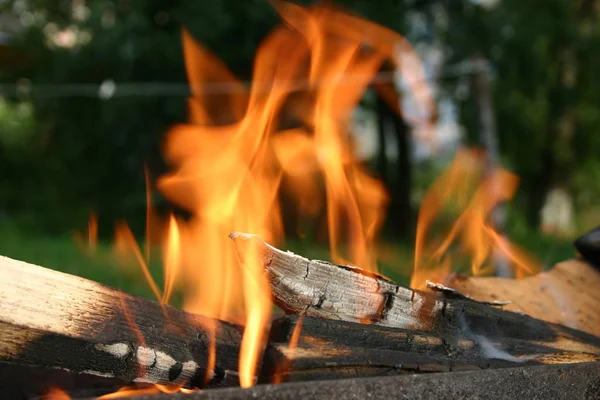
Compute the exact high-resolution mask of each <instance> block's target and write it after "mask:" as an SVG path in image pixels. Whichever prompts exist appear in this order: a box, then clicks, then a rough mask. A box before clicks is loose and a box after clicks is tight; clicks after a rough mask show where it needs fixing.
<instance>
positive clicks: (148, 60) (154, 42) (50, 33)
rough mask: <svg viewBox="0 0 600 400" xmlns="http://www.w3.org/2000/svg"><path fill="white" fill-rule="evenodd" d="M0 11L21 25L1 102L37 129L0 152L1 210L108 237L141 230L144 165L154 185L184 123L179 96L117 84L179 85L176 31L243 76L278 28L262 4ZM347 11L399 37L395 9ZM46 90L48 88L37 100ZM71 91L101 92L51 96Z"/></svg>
mask: <svg viewBox="0 0 600 400" xmlns="http://www.w3.org/2000/svg"><path fill="white" fill-rule="evenodd" d="M302 3H305V4H309V3H313V1H304V2H302ZM1 7H3V8H4V10H11V11H13V12H15V13H17V14H18V15H20V16H21V17H22V18H20V19H21V21H23V22H24V27H23V31H22V32H21V33H20V34H19V35H18V37H17V38H16V41H15V47H16V48H18V49H23V50H24V51H26V53H27V55H28V59H29V60H30V62H29V63H28V64H27V65H25V66H23V67H21V68H18V69H17V70H14V69H13V70H4V71H2V70H1V68H0V80H2V81H4V82H10V83H14V82H21V83H22V84H21V85H20V89H19V90H18V91H17V93H4V95H5V96H7V97H11V100H19V101H28V102H30V103H31V104H32V105H33V110H35V117H36V124H35V134H34V135H33V136H32V137H31V138H30V139H29V140H28V141H27V143H28V144H27V151H21V152H20V153H18V156H15V155H16V154H17V153H15V150H14V149H8V148H6V147H3V148H0V151H2V152H9V151H10V152H13V155H12V156H10V157H2V158H1V159H0V168H1V169H2V171H3V173H4V177H3V178H6V182H4V183H3V186H2V193H0V207H1V208H4V209H5V210H6V212H8V213H9V214H10V215H11V216H17V215H20V214H23V213H29V214H31V215H33V217H34V219H35V221H36V225H37V226H40V227H42V228H49V229H56V230H63V229H65V228H69V229H70V228H72V227H75V226H82V225H83V224H84V221H85V220H86V219H87V216H88V215H89V213H90V212H91V211H94V212H96V213H97V214H98V216H99V220H100V221H101V225H100V227H101V230H102V229H104V230H105V232H107V231H108V230H111V229H112V227H111V222H112V221H114V220H117V219H120V218H124V217H127V218H128V220H130V221H132V220H133V221H135V222H137V224H135V223H134V228H135V225H138V227H139V226H140V225H141V224H142V223H143V217H144V212H143V208H144V207H145V204H144V199H145V196H144V190H145V189H144V172H143V165H144V163H148V165H149V167H150V171H151V173H152V175H153V176H156V175H157V174H159V173H161V172H162V171H164V168H165V166H164V165H163V162H162V161H161V160H162V158H161V156H160V143H161V140H162V135H163V134H164V132H165V131H166V130H167V128H168V127H169V126H170V125H172V124H173V123H174V122H176V121H183V120H185V118H186V115H185V114H186V110H185V107H186V103H185V96H186V95H185V94H176V95H173V96H155V95H152V94H148V95H142V94H140V95H139V96H120V92H119V87H120V84H121V83H129V82H146V83H148V82H159V83H160V82H172V83H185V82H186V76H185V71H184V67H183V55H182V52H181V44H180V28H181V26H182V25H183V26H186V27H187V28H188V29H189V30H190V32H191V33H192V34H193V36H194V37H196V38H197V39H198V41H199V42H201V43H202V44H203V45H204V46H206V47H208V48H209V49H211V50H212V51H213V52H215V53H216V54H217V55H218V56H219V57H220V58H221V59H222V60H223V61H224V62H225V64H226V65H228V66H229V67H230V68H231V69H232V71H233V72H234V73H235V74H236V75H238V76H239V77H240V78H242V79H247V78H249V77H250V76H251V71H252V60H253V56H254V52H255V50H256V47H257V45H258V43H259V41H260V40H261V39H262V38H263V37H264V36H265V35H266V34H267V33H268V32H269V31H270V30H271V28H272V27H273V25H274V24H275V23H277V22H278V21H279V20H278V17H277V14H276V12H275V10H274V9H273V7H272V6H271V4H269V2H268V1H267V0H216V1H211V2H206V1H203V2H199V1H192V0H188V1H183V0H179V1H173V0H157V1H152V2H149V1H147V0H98V1H93V2H92V1H84V0H69V1H67V0H61V1H56V0H30V1H26V2H24V1H21V0H8V1H5V2H3V3H2V6H1ZM344 7H346V8H347V9H349V10H350V11H351V12H356V13H358V14H360V15H363V16H365V17H367V18H370V19H373V20H375V21H377V22H380V23H382V24H384V25H386V26H388V27H390V28H392V29H395V30H402V29H403V15H404V14H403V13H404V5H403V2H398V1H395V0H386V1H381V2H378V3H377V4H371V3H367V2H364V1H360V0H353V1H348V2H344ZM0 12H1V10H0ZM44 84H46V85H57V86H56V88H57V89H55V90H50V92H46V93H42V92H39V91H38V92H36V91H35V90H36V89H35V88H36V85H44ZM69 84H75V85H79V84H91V85H100V90H99V92H98V94H97V95H96V94H95V93H91V95H90V93H87V94H85V95H81V96H79V95H76V93H77V90H78V89H77V88H73V90H74V91H75V92H71V93H67V92H65V90H67V91H68V86H61V88H60V89H59V85H69ZM91 87H93V86H91ZM30 90H33V92H31V91H30ZM8 171H10V173H9V172H8ZM406 184H407V185H408V184H409V183H408V181H407V182H406ZM400 192H401V193H406V192H407V190H406V188H403V189H401V191H400ZM138 229H139V228H138Z"/></svg>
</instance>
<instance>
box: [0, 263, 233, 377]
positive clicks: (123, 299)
mask: <svg viewBox="0 0 600 400" xmlns="http://www.w3.org/2000/svg"><path fill="white" fill-rule="evenodd" d="M0 271H1V274H0V275H1V276H2V277H3V278H2V279H1V280H0V362H5V363H15V364H20V365H30V366H36V367H51V368H60V369H65V370H68V371H70V372H73V373H85V374H91V375H97V376H105V377H111V378H118V379H121V380H123V381H125V382H150V383H159V384H170V385H187V386H193V387H199V386H204V384H210V385H228V384H229V385H231V384H234V385H237V381H238V379H237V373H236V372H235V371H237V364H238V361H237V357H238V351H239V343H240V340H241V332H240V328H239V327H237V326H234V325H230V324H227V323H224V322H221V321H217V320H214V319H210V318H205V317H202V316H198V315H193V314H190V313H186V312H184V311H181V310H178V309H175V308H173V307H169V306H164V305H163V306H161V305H160V304H158V303H156V302H153V301H149V300H144V299H141V298H138V297H134V296H131V295H128V294H125V293H123V292H120V291H117V290H115V289H112V288H109V287H107V286H104V285H101V284H99V283H96V282H92V281H89V280H86V279H83V278H79V277H75V276H72V275H68V274H64V273H61V272H58V271H53V270H49V269H46V268H43V267H39V266H36V265H32V264H27V263H24V262H21V261H16V260H12V259H10V258H6V257H0ZM212 338H216V342H214V343H216V353H217V354H218V360H217V363H216V365H211V363H210V362H209V357H210V351H211V343H212V340H213V339H212Z"/></svg>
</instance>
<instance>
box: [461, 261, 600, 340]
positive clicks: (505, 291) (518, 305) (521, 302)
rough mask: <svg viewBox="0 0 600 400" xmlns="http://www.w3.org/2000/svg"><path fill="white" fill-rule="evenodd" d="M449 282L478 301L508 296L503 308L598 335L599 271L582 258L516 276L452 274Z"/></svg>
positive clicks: (599, 323) (599, 305)
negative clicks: (522, 275) (506, 303)
mask: <svg viewBox="0 0 600 400" xmlns="http://www.w3.org/2000/svg"><path fill="white" fill-rule="evenodd" d="M449 286H452V287H453V288H455V289H457V290H458V291H460V292H462V293H464V294H466V295H469V296H470V297H472V298H474V299H477V300H481V301H494V300H499V299H505V300H510V304H508V305H507V306H506V307H505V309H506V310H511V311H519V312H522V313H525V314H527V315H530V316H532V317H534V318H539V319H541V320H544V321H548V322H554V323H557V324H561V325H565V326H568V327H570V328H574V329H578V330H581V331H584V332H587V333H590V334H592V335H596V336H600V292H599V291H598V288H600V272H599V271H598V270H597V269H596V268H594V267H592V266H590V265H589V264H587V263H586V262H584V261H582V260H569V261H564V262H561V263H559V264H557V265H555V266H554V267H553V268H552V269H550V270H549V271H545V272H540V273H539V274H537V275H533V276H529V277H526V278H523V279H519V280H514V279H506V278H496V277H469V278H464V277H455V278H454V279H453V280H452V281H451V282H450V283H449Z"/></svg>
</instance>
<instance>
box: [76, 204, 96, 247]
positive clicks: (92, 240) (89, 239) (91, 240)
mask: <svg viewBox="0 0 600 400" xmlns="http://www.w3.org/2000/svg"><path fill="white" fill-rule="evenodd" d="M74 238H75V242H76V243H77V244H78V245H79V247H81V248H82V250H83V249H85V251H86V252H87V253H88V254H89V255H92V256H93V255H94V254H96V247H97V246H98V218H97V217H96V214H94V213H91V214H90V219H89V220H88V225H87V230H86V233H85V239H84V236H83V235H82V234H81V232H75V234H74Z"/></svg>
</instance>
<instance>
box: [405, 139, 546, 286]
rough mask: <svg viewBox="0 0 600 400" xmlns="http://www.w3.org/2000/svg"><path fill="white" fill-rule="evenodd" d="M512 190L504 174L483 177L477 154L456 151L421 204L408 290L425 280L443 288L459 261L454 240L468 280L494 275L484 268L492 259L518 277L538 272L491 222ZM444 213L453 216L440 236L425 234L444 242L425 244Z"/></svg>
mask: <svg viewBox="0 0 600 400" xmlns="http://www.w3.org/2000/svg"><path fill="white" fill-rule="evenodd" d="M517 185H518V178H517V177H516V176H515V175H514V174H512V173H510V172H508V171H506V170H503V169H496V170H493V171H491V172H489V173H487V174H484V158H483V155H482V154H479V153H477V152H475V151H467V150H461V151H459V152H458V153H457V155H456V157H455V159H454V161H453V162H452V164H451V165H450V167H449V168H448V169H447V170H446V171H445V172H444V173H443V174H442V175H441V176H440V177H439V178H438V179H437V180H436V181H435V182H434V184H433V185H432V186H431V188H430V189H429V190H428V192H427V193H426V195H425V197H424V198H423V200H422V203H421V208H420V210H419V217H418V221H417V236H416V246H415V264H414V270H413V275H412V279H411V287H412V288H414V289H424V288H425V280H427V279H429V280H432V281H436V282H442V283H444V281H445V280H446V279H447V278H448V276H449V274H450V269H451V267H452V266H453V265H455V264H457V263H458V262H457V260H460V259H459V258H457V257H455V256H456V254H455V253H456V252H454V251H452V250H453V249H452V246H453V245H454V244H455V243H456V242H457V241H458V242H459V246H458V248H459V251H458V253H459V254H458V255H463V256H465V255H466V256H467V257H468V258H469V260H470V267H471V268H470V269H471V272H472V273H473V275H483V274H490V273H493V272H494V270H493V266H492V265H486V263H487V264H489V263H490V261H491V257H492V256H494V255H500V256H501V257H503V258H505V259H506V260H507V261H509V262H510V263H511V264H512V266H513V268H514V270H515V275H516V276H517V277H523V276H527V275H530V274H533V273H536V272H537V271H539V265H538V263H537V262H535V261H534V260H533V259H532V258H531V257H530V256H527V255H526V254H525V253H524V252H523V251H521V250H519V249H518V248H517V247H516V246H515V245H513V244H512V243H510V242H509V241H508V239H506V238H505V237H504V236H502V235H501V234H499V233H498V232H496V230H495V229H494V224H493V221H491V220H490V213H491V212H492V211H493V209H494V207H496V206H497V205H498V204H499V203H501V202H504V201H507V200H510V199H511V198H512V197H513V196H514V193H515V191H516V188H517ZM448 209H451V210H453V211H454V213H455V214H457V215H458V217H457V218H456V219H455V221H454V222H453V224H452V226H451V228H450V229H449V231H448V232H447V233H446V234H445V235H441V236H440V235H430V236H432V237H434V238H435V237H442V238H443V240H437V241H435V240H431V239H429V238H428V234H429V233H430V229H431V228H432V227H433V225H434V222H436V219H442V218H441V217H442V216H443V212H444V211H448ZM428 239H429V240H428ZM461 253H462V254H461Z"/></svg>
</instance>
